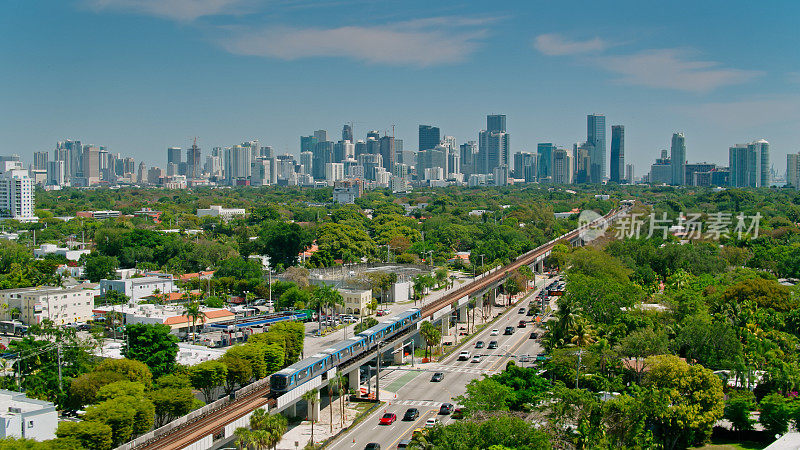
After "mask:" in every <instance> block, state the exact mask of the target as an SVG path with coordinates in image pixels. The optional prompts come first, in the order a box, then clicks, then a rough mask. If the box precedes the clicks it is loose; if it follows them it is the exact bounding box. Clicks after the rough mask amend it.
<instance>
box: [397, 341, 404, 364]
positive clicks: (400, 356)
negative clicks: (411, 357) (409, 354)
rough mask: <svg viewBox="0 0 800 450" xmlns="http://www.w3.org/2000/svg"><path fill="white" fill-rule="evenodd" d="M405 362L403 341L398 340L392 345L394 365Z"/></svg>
mask: <svg viewBox="0 0 800 450" xmlns="http://www.w3.org/2000/svg"><path fill="white" fill-rule="evenodd" d="M404 362H405V355H404V354H403V341H402V340H398V341H397V342H395V343H394V363H395V364H403V363H404Z"/></svg>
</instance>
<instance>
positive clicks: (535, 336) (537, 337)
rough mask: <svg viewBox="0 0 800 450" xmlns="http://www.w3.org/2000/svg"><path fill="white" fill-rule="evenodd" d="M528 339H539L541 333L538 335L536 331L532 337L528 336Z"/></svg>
mask: <svg viewBox="0 0 800 450" xmlns="http://www.w3.org/2000/svg"><path fill="white" fill-rule="evenodd" d="M528 339H539V333H537V332H535V331H534V332H532V333H531V335H530V336H528Z"/></svg>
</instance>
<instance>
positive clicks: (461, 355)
mask: <svg viewBox="0 0 800 450" xmlns="http://www.w3.org/2000/svg"><path fill="white" fill-rule="evenodd" d="M468 359H469V352H468V351H466V350H462V351H461V353H459V354H458V360H459V361H466V360H468Z"/></svg>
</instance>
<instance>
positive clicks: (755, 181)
mask: <svg viewBox="0 0 800 450" xmlns="http://www.w3.org/2000/svg"><path fill="white" fill-rule="evenodd" d="M728 159H729V163H730V177H729V183H730V185H731V186H732V187H769V142H767V141H765V140H763V139H760V140H758V141H755V142H751V143H750V144H736V145H734V146H733V147H731V148H730V149H729V151H728Z"/></svg>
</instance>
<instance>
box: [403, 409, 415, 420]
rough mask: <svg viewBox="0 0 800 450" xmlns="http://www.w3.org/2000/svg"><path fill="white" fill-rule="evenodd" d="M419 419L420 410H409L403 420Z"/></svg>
mask: <svg viewBox="0 0 800 450" xmlns="http://www.w3.org/2000/svg"><path fill="white" fill-rule="evenodd" d="M417 417H419V410H418V409H417V408H408V409H407V410H406V413H405V414H403V420H414V419H416V418H417Z"/></svg>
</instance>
